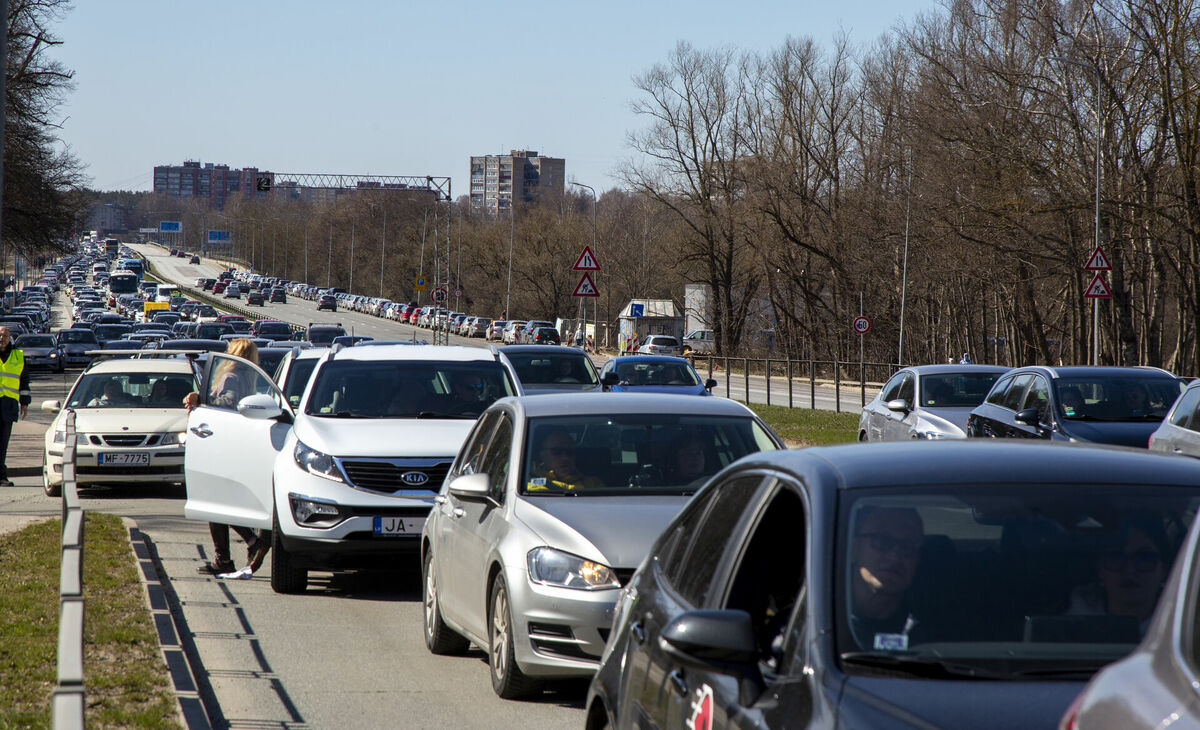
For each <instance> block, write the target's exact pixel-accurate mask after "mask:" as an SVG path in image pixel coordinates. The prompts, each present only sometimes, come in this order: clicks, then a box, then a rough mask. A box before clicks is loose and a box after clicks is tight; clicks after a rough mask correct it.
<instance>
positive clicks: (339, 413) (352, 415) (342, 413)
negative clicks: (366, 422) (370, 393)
mask: <svg viewBox="0 0 1200 730" xmlns="http://www.w3.org/2000/svg"><path fill="white" fill-rule="evenodd" d="M320 416H321V417H322V418H369V416H364V415H361V414H358V413H354V412H353V411H337V412H336V413H321V414H320Z"/></svg>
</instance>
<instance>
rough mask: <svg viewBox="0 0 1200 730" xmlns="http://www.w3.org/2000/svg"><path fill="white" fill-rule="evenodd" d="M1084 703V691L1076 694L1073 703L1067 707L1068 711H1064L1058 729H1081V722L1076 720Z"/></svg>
mask: <svg viewBox="0 0 1200 730" xmlns="http://www.w3.org/2000/svg"><path fill="white" fill-rule="evenodd" d="M1082 703H1083V692H1080V693H1079V694H1078V695H1076V696H1075V699H1073V700H1071V704H1070V705H1069V706H1068V707H1067V711H1066V712H1064V713H1063V716H1062V719H1061V720H1059V721H1058V730H1079V723H1077V722H1075V720H1076V719H1077V718H1078V716H1079V706H1080V705H1081V704H1082Z"/></svg>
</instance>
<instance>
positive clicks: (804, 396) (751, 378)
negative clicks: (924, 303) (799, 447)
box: [688, 354, 900, 411]
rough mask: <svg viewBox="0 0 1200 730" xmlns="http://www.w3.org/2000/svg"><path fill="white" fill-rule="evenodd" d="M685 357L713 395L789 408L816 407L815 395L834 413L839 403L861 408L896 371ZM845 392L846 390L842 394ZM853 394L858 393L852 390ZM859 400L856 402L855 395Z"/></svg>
mask: <svg viewBox="0 0 1200 730" xmlns="http://www.w3.org/2000/svg"><path fill="white" fill-rule="evenodd" d="M688 358H689V359H690V360H691V361H692V364H693V365H694V366H695V367H696V370H697V371H699V372H701V373H707V376H706V377H707V378H709V379H713V380H716V381H717V387H716V388H713V392H714V393H718V392H720V393H721V394H723V395H724V396H725V397H726V398H733V399H735V400H742V401H744V402H747V403H749V402H752V398H751V395H752V394H754V395H756V396H759V399H758V400H754V401H753V402H761V403H765V404H766V405H778V406H787V407H788V408H813V409H815V408H818V407H819V406H818V405H817V400H818V394H820V395H821V396H822V397H823V398H824V399H826V400H832V402H833V406H834V410H837V411H840V410H841V409H842V403H843V401H845V404H846V405H847V406H850V407H859V408H861V407H862V406H864V405H866V403H867V400H868V398H867V395H868V392H870V394H871V395H872V397H873V396H874V391H876V390H878V389H879V388H880V387H882V386H883V383H885V382H886V381H887V379H888V378H890V377H891V376H892V375H893V374H894V373H895V372H896V371H897V370H899V369H900V366H899V365H896V364H895V363H880V362H862V363H860V362H843V361H838V360H782V359H774V358H751V357H718V356H716V355H696V354H690V355H688ZM847 391H849V392H847ZM855 391H857V392H855ZM856 395H857V396H858V397H857V398H855V397H854V396H856Z"/></svg>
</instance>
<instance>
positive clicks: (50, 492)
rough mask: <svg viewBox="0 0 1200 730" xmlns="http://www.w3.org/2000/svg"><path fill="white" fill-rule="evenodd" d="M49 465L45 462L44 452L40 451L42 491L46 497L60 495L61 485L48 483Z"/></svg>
mask: <svg viewBox="0 0 1200 730" xmlns="http://www.w3.org/2000/svg"><path fill="white" fill-rule="evenodd" d="M49 469H50V465H49V464H47V463H46V452H44V451H43V452H42V491H43V492H45V493H46V496H47V497H61V496H62V485H61V484H60V485H58V486H57V487H56V486H53V485H51V484H50V471H49Z"/></svg>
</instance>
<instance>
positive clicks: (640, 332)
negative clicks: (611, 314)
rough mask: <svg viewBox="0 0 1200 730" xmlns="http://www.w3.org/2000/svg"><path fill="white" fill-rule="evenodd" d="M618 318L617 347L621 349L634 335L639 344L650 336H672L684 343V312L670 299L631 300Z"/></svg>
mask: <svg viewBox="0 0 1200 730" xmlns="http://www.w3.org/2000/svg"><path fill="white" fill-rule="evenodd" d="M618 317H619V320H620V329H619V330H618V332H617V347H619V348H621V349H624V348H625V343H626V342H627V341H628V340H629V338H631V337H633V336H634V335H637V337H638V341H639V342H645V341H646V337H648V336H649V335H670V336H672V337H674V338H675V339H677V340H679V341H680V342H682V341H683V311H682V310H681V309H680V308H679V307H678V306H677V305H676V304H675V302H673V301H671V300H670V299H631V300H630V301H629V303H628V304H626V305H625V308H624V309H622V310H621V314H620V315H618Z"/></svg>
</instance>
